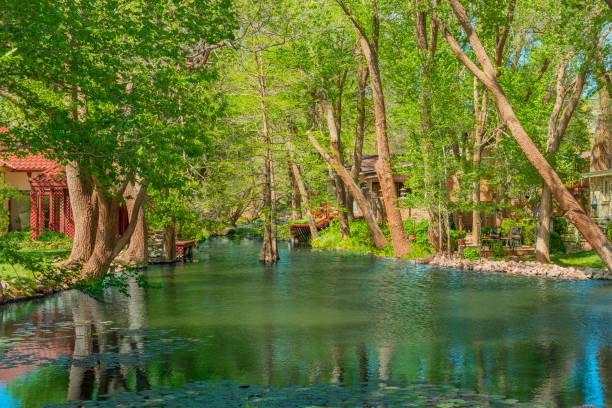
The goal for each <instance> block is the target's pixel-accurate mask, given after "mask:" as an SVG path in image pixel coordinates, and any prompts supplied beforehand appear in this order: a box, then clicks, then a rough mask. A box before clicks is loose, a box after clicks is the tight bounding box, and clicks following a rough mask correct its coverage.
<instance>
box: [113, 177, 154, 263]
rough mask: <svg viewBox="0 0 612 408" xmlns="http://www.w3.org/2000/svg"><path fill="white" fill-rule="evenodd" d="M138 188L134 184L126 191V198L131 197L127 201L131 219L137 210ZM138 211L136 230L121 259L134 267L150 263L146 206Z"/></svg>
mask: <svg viewBox="0 0 612 408" xmlns="http://www.w3.org/2000/svg"><path fill="white" fill-rule="evenodd" d="M138 188H139V187H137V186H135V185H134V184H133V183H130V185H129V186H128V188H127V189H126V196H129V197H131V198H128V199H126V200H125V201H126V205H127V210H128V217H129V218H131V217H132V214H133V212H134V210H135V208H134V207H135V201H136V200H135V198H136V195H137V194H138ZM136 211H138V215H137V220H136V228H135V229H134V233H133V234H132V237H131V238H130V243H129V245H128V247H127V250H126V251H125V252H124V253H123V254H122V255H121V259H120V262H122V263H125V264H128V265H132V266H135V265H143V264H146V263H147V262H148V261H149V252H148V232H147V223H146V219H145V209H144V205H141V206H140V209H136Z"/></svg>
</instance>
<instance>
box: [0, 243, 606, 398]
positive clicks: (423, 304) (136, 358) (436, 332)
mask: <svg viewBox="0 0 612 408" xmlns="http://www.w3.org/2000/svg"><path fill="white" fill-rule="evenodd" d="M281 247H282V248H281V261H280V262H279V263H278V265H276V266H273V267H264V266H263V265H261V264H259V263H258V262H257V255H258V252H259V248H260V243H259V242H257V241H251V240H241V241H230V240H226V239H215V240H212V241H209V242H207V243H206V244H204V245H203V246H202V247H201V249H200V254H199V258H200V259H199V262H197V263H192V264H185V265H177V266H165V267H154V268H150V269H149V271H148V276H149V280H150V282H151V283H152V284H161V288H146V289H143V288H140V287H138V286H137V285H136V284H135V283H134V282H132V284H131V285H130V287H129V288H128V290H129V292H130V293H131V296H130V297H129V298H125V297H123V296H122V295H120V294H118V293H116V292H111V293H108V294H107V295H106V300H107V302H106V303H105V304H102V303H99V302H96V301H94V300H92V299H91V298H89V297H87V296H86V295H84V294H82V293H80V292H76V291H69V292H66V293H62V294H58V295H56V296H52V297H49V298H46V299H43V300H38V301H32V302H27V303H20V304H14V305H8V306H4V307H1V308H0V319H1V320H0V324H1V326H0V407H5V406H6V407H13V406H14V407H35V406H40V405H41V404H43V403H49V402H66V401H67V400H91V399H98V400H106V399H108V398H111V396H113V395H116V394H119V393H122V392H128V391H129V392H136V391H143V390H148V389H150V388H155V387H159V386H169V387H170V388H175V387H179V386H181V385H182V384H189V383H194V382H200V381H206V382H211V383H217V382H221V381H223V380H232V381H234V382H236V383H239V384H260V385H270V384H273V385H275V386H278V387H287V386H291V385H314V384H330V383H342V384H344V385H346V386H351V385H356V384H362V383H363V384H365V383H372V382H376V383H377V382H379V381H382V382H393V383H399V384H410V383H412V382H415V381H417V382H423V383H426V384H440V385H448V386H452V387H458V388H462V389H468V390H473V391H474V392H476V393H479V394H500V395H504V396H505V397H507V398H512V399H516V400H518V401H520V402H529V403H534V402H542V403H546V404H547V406H553V407H556V406H559V407H565V406H567V407H570V406H576V405H580V404H593V405H597V406H605V405H606V404H609V403H610V402H611V401H612V388H611V387H612V353H611V352H612V347H611V346H612V326H611V323H612V308H611V307H610V306H611V303H612V286H611V285H610V284H607V283H603V282H558V281H552V280H540V279H534V278H523V277H512V276H502V275H494V274H490V275H483V274H479V273H467V272H460V271H453V270H444V269H439V268H434V267H429V266H414V265H411V264H409V263H407V262H405V261H399V260H391V259H375V258H373V257H369V256H356V255H346V254H342V253H337V252H318V251H313V250H309V249H290V248H289V247H288V246H287V244H284V243H281ZM167 330H172V331H167ZM203 343H206V344H203ZM196 406H197V405H196ZM280 406H282V404H281V405H280Z"/></svg>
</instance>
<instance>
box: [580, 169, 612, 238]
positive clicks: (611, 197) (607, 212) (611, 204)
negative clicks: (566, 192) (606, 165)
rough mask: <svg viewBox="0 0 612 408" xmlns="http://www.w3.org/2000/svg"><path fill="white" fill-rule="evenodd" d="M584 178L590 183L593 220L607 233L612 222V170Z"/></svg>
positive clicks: (590, 204)
mask: <svg viewBox="0 0 612 408" xmlns="http://www.w3.org/2000/svg"><path fill="white" fill-rule="evenodd" d="M582 177H583V178H584V179H587V180H588V181H589V207H590V209H591V218H593V220H595V222H596V223H597V225H599V226H600V227H601V228H602V229H603V230H604V231H605V229H606V227H607V226H608V224H609V223H610V222H612V169H608V170H599V171H591V172H589V173H584V174H583V175H582Z"/></svg>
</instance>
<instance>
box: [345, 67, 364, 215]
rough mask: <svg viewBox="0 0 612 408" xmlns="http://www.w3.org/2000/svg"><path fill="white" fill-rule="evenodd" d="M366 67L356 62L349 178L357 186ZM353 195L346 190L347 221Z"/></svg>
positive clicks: (351, 207)
mask: <svg viewBox="0 0 612 408" xmlns="http://www.w3.org/2000/svg"><path fill="white" fill-rule="evenodd" d="M369 72H370V71H369V70H368V67H367V66H365V65H363V63H362V61H361V58H359V60H358V61H357V118H356V119H355V146H354V148H353V166H352V167H351V178H352V179H353V180H354V181H355V183H357V184H359V173H360V172H361V158H362V157H363V139H364V136H365V109H366V107H365V101H366V100H365V97H366V86H367V84H368V77H369ZM353 201H354V199H353V195H352V194H350V193H349V191H348V188H347V200H346V207H347V210H348V217H349V219H354V218H355V214H354V211H353Z"/></svg>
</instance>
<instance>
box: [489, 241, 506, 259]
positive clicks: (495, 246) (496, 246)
mask: <svg viewBox="0 0 612 408" xmlns="http://www.w3.org/2000/svg"><path fill="white" fill-rule="evenodd" d="M491 255H492V256H493V258H503V257H505V256H506V248H504V245H503V244H502V243H501V241H493V242H492V243H491Z"/></svg>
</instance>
